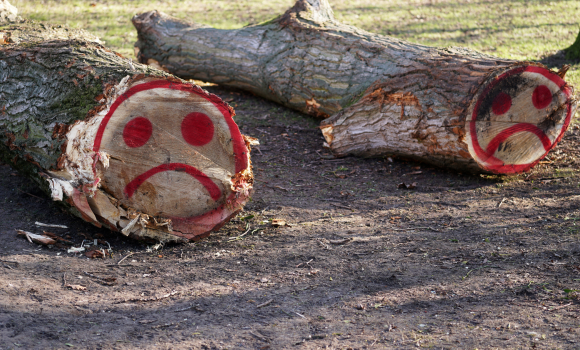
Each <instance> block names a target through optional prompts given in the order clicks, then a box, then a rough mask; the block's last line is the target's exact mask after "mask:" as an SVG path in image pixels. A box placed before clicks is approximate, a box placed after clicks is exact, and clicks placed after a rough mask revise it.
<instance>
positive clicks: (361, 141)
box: [133, 0, 576, 173]
mask: <svg viewBox="0 0 580 350" xmlns="http://www.w3.org/2000/svg"><path fill="white" fill-rule="evenodd" d="M133 24H134V25H135V27H136V28H137V31H138V37H139V40H138V42H137V43H136V52H137V54H138V58H139V60H140V62H143V63H148V64H154V65H157V66H159V67H161V68H162V69H164V70H166V71H168V72H171V73H173V74H176V75H178V76H181V77H183V78H195V79H200V80H205V81H211V82H215V83H218V84H220V85H225V86H231V87H236V88H241V89H246V90H249V91H251V92H253V93H255V94H257V95H260V96H263V97H265V98H268V99H271V100H274V101H276V102H279V103H281V104H283V105H285V106H288V107H291V108H294V109H297V110H299V111H302V112H305V113H308V114H311V115H314V116H317V117H323V118H327V117H329V116H331V117H330V118H328V119H325V120H324V121H322V124H321V129H322V133H323V135H324V137H325V139H326V142H327V144H328V146H329V147H330V149H331V150H332V151H333V152H334V154H336V155H337V156H344V155H348V154H351V155H358V156H365V157H368V156H380V155H387V154H388V155H398V156H403V157H406V158H414V159H417V160H420V161H424V162H429V163H432V164H435V165H438V166H442V167H451V168H455V169H459V170H470V171H475V172H482V171H483V172H494V173H518V172H522V171H526V170H528V169H530V168H531V167H533V166H534V165H535V164H536V163H538V162H539V161H540V160H541V159H542V158H543V157H544V156H545V155H546V154H547V153H548V152H549V151H550V150H551V149H552V148H553V147H554V146H555V145H556V144H557V142H558V141H559V140H560V138H561V137H562V135H563V134H564V132H565V130H566V128H567V127H568V124H569V123H570V119H571V116H572V115H573V114H574V111H575V109H576V102H575V100H574V98H573V89H572V88H571V87H570V86H569V85H567V84H566V82H565V81H564V80H563V75H564V74H563V72H562V74H561V76H559V75H558V74H557V73H555V72H552V71H550V70H549V69H547V68H546V67H544V66H542V65H540V64H536V63H529V62H516V61H510V60H506V59H501V58H496V57H492V56H488V55H484V54H481V53H478V52H475V51H472V50H469V49H461V48H447V49H437V48H431V47H427V46H422V45H417V44H412V43H409V42H405V41H403V40H399V39H396V38H392V37H388V36H382V35H377V34H372V33H368V32H365V31H363V30H361V29H358V28H356V27H353V26H350V25H345V24H342V23H339V22H338V21H336V20H335V19H334V17H333V13H332V10H331V8H330V6H329V5H328V2H327V0H298V1H297V2H296V4H295V6H294V7H293V8H291V9H290V10H288V11H287V12H286V13H285V14H283V15H282V16H280V17H278V18H276V19H274V20H272V21H269V22H266V23H263V24H259V25H254V26H249V27H245V28H242V29H237V30H218V29H213V28H209V27H204V26H200V25H197V24H189V23H186V22H184V21H181V20H178V19H175V18H171V17H169V16H167V15H165V14H163V13H160V12H157V11H153V12H148V13H144V14H141V15H138V16H135V17H134V18H133Z"/></svg>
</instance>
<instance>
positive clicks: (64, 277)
mask: <svg viewBox="0 0 580 350" xmlns="http://www.w3.org/2000/svg"><path fill="white" fill-rule="evenodd" d="M66 285H67V283H66V272H65V273H64V274H63V275H62V286H63V287H64V286H66Z"/></svg>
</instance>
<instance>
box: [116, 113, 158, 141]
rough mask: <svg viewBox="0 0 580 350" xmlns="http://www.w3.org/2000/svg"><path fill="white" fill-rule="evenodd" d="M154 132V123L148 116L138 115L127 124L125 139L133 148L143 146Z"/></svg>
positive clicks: (124, 133)
mask: <svg viewBox="0 0 580 350" xmlns="http://www.w3.org/2000/svg"><path fill="white" fill-rule="evenodd" d="M152 133H153V125H151V122H150V121H149V119H147V118H143V117H137V118H135V119H132V120H131V121H130V122H128V123H127V125H125V128H124V129H123V140H125V143H126V144H127V146H129V147H131V148H136V147H141V146H143V145H144V144H146V143H147V141H149V138H150V137H151V134H152Z"/></svg>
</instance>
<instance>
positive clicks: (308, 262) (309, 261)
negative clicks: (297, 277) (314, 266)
mask: <svg viewBox="0 0 580 350" xmlns="http://www.w3.org/2000/svg"><path fill="white" fill-rule="evenodd" d="M313 260H314V259H310V260H308V261H307V262H305V263H300V264H298V265H296V267H300V266H302V265H304V264H306V265H308V264H310V263H311V262H312V261H313ZM308 266H310V265H308Z"/></svg>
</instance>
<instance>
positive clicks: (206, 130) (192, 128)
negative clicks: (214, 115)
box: [181, 112, 214, 146]
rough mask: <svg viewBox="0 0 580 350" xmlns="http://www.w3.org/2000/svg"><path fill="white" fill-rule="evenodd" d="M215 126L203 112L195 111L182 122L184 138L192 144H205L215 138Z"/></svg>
mask: <svg viewBox="0 0 580 350" xmlns="http://www.w3.org/2000/svg"><path fill="white" fill-rule="evenodd" d="M213 132H214V126H213V122H212V121H211V119H209V117H208V116H207V115H205V114H203V113H198V112H193V113H190V114H188V115H186V116H185V118H183V121H182V122H181V134H182V135H183V139H184V140H185V141H186V142H187V143H189V144H190V145H192V146H203V145H205V144H207V143H208V142H210V141H211V140H212V139H213Z"/></svg>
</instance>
